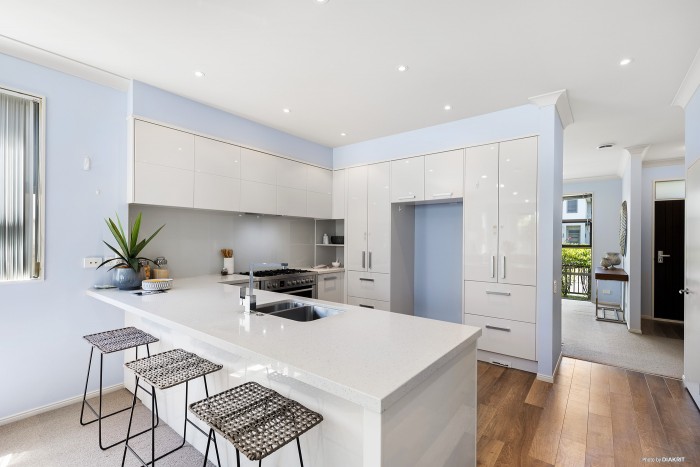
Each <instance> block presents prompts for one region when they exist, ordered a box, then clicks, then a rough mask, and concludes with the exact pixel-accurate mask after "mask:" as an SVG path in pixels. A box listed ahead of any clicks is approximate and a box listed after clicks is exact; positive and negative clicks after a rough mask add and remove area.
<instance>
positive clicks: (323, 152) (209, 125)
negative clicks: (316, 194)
mask: <svg viewBox="0 0 700 467" xmlns="http://www.w3.org/2000/svg"><path fill="white" fill-rule="evenodd" d="M130 95H131V99H132V101H131V102H130V103H129V106H130V110H131V112H132V114H133V115H134V116H140V117H146V118H150V119H153V120H157V121H160V122H164V123H170V124H172V125H175V126H178V127H182V128H186V129H189V130H192V131H195V132H199V133H203V134H206V135H211V136H217V137H219V138H222V139H226V140H229V141H232V142H234V143H239V144H241V145H244V146H248V147H252V148H255V149H260V150H262V151H269V152H271V153H274V154H278V155H281V156H289V157H292V158H294V159H298V160H302V161H305V162H310V163H312V164H316V165H320V166H322V167H327V168H331V167H332V166H333V151H332V149H331V148H328V147H326V146H322V145H320V144H317V143H313V142H311V141H307V140H305V139H302V138H299V137H298V136H293V135H290V134H289V133H284V132H282V131H279V130H275V129H273V128H270V127H267V126H264V125H261V124H259V123H255V122H253V121H251V120H247V119H245V118H242V117H239V116H237V115H233V114H230V113H227V112H224V111H222V110H218V109H215V108H213V107H209V106H207V105H204V104H200V103H199V102H195V101H192V100H190V99H187V98H184V97H181V96H178V95H176V94H172V93H170V92H167V91H164V90H162V89H159V88H156V87H153V86H149V85H148V84H145V83H142V82H140V81H133V82H132V85H131V89H130Z"/></svg>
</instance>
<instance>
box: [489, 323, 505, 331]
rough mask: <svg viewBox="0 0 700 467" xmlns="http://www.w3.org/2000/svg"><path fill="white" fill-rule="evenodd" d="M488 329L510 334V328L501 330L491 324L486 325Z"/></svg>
mask: <svg viewBox="0 0 700 467" xmlns="http://www.w3.org/2000/svg"><path fill="white" fill-rule="evenodd" d="M486 329H493V330H495V331H505V332H510V328H501V327H498V326H491V325H490V324H487V325H486Z"/></svg>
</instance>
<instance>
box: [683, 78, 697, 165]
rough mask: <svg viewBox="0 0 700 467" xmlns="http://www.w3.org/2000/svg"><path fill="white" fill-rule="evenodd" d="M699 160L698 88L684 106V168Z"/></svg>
mask: <svg viewBox="0 0 700 467" xmlns="http://www.w3.org/2000/svg"><path fill="white" fill-rule="evenodd" d="M698 159H700V88H698V89H696V90H695V94H693V97H692V98H691V99H690V101H689V102H688V104H687V105H686V106H685V166H686V168H687V167H690V166H691V165H693V164H694V163H695V161H697V160H698Z"/></svg>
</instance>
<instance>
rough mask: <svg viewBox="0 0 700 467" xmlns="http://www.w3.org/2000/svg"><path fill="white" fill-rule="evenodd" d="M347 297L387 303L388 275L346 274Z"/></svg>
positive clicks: (352, 272)
mask: <svg viewBox="0 0 700 467" xmlns="http://www.w3.org/2000/svg"><path fill="white" fill-rule="evenodd" d="M348 295H352V296H353V297H360V298H371V299H373V300H382V301H385V302H388V301H389V274H380V273H375V272H359V271H349V272H348Z"/></svg>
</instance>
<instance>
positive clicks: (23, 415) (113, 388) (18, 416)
mask: <svg viewBox="0 0 700 467" xmlns="http://www.w3.org/2000/svg"><path fill="white" fill-rule="evenodd" d="M123 387H124V384H123V383H119V384H115V385H114V386H108V387H106V388H102V395H105V394H109V393H110V392H114V391H118V390H120V389H122V388H123ZM99 395H100V390H99V389H96V390H94V391H90V392H88V393H87V398H88V399H92V398H93V397H97V396H99ZM82 400H83V395H82V394H80V395H77V396H75V397H69V398H68V399H63V400H62V401H58V402H54V403H52V404H48V405H44V406H41V407H37V408H36V409H31V410H27V411H25V412H20V413H17V414H14V415H10V416H9V417H5V418H0V426H2V425H8V424H10V423H13V422H17V421H19V420H22V419H24V418H29V417H33V416H34V415H39V414H41V413H44V412H50V411H51V410H56V409H60V408H61V407H65V406H67V405H71V404H75V403H76V402H82Z"/></svg>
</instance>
